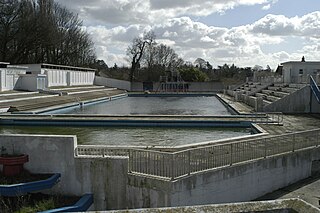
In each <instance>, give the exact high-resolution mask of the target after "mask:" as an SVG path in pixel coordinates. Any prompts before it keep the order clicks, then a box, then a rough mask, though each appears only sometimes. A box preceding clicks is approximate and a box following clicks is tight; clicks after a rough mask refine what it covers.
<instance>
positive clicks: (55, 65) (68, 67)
mask: <svg viewBox="0 0 320 213" xmlns="http://www.w3.org/2000/svg"><path fill="white" fill-rule="evenodd" d="M23 65H24V66H28V65H39V66H40V67H41V68H47V69H61V68H62V69H64V70H75V71H91V72H95V71H96V69H92V68H85V67H73V66H66V65H58V64H46V63H40V64H23Z"/></svg>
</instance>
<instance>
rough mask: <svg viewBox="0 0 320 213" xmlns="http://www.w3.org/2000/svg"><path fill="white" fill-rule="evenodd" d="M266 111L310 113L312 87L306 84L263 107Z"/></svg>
mask: <svg viewBox="0 0 320 213" xmlns="http://www.w3.org/2000/svg"><path fill="white" fill-rule="evenodd" d="M263 111H265V112H283V113H308V112H310V87H309V86H306V87H304V88H302V89H300V90H298V91H296V92H294V93H292V94H290V95H288V96H286V97H284V98H282V99H280V100H278V101H275V102H273V103H271V104H269V105H267V106H265V107H264V108H263Z"/></svg>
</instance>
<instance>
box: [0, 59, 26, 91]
mask: <svg viewBox="0 0 320 213" xmlns="http://www.w3.org/2000/svg"><path fill="white" fill-rule="evenodd" d="M25 73H26V69H25V68H21V67H14V66H10V65H8V67H7V68H0V91H8V90H13V89H14V88H15V86H16V84H17V81H18V78H19V75H21V74H25Z"/></svg>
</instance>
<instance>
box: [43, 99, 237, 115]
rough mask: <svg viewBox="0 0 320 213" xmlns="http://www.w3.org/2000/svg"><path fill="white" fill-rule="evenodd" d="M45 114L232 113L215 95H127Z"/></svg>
mask: <svg viewBox="0 0 320 213" xmlns="http://www.w3.org/2000/svg"><path fill="white" fill-rule="evenodd" d="M45 114H112V115H114V114H122V115H123V114H125V115H128V114H131V115H134V114H148V115H230V114H231V113H230V112H229V111H228V110H227V108H226V107H225V106H224V105H223V104H222V103H221V102H220V101H219V100H218V99H217V98H216V97H215V96H198V97H127V98H122V99H118V100H114V101H109V102H103V103H99V104H94V105H89V106H84V107H83V108H79V107H78V108H72V109H62V110H56V111H53V112H47V113H45Z"/></svg>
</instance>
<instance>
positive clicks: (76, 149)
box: [74, 147, 79, 156]
mask: <svg viewBox="0 0 320 213" xmlns="http://www.w3.org/2000/svg"><path fill="white" fill-rule="evenodd" d="M74 154H75V156H78V155H79V153H78V147H76V148H75V150H74Z"/></svg>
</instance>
